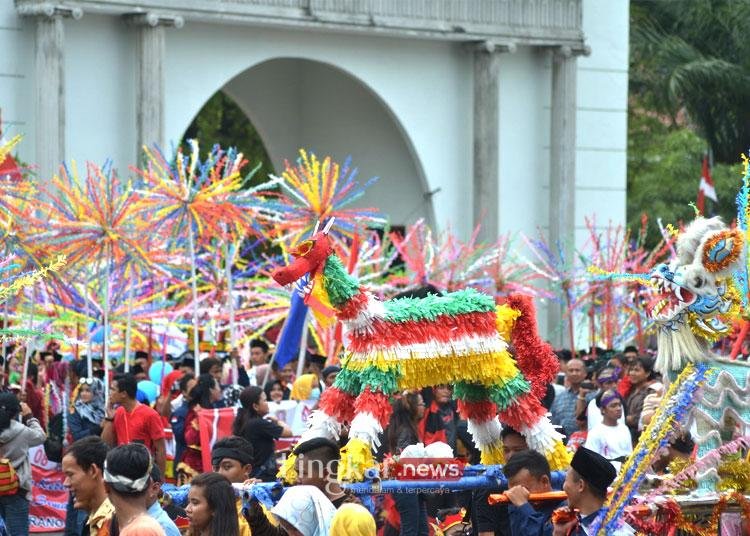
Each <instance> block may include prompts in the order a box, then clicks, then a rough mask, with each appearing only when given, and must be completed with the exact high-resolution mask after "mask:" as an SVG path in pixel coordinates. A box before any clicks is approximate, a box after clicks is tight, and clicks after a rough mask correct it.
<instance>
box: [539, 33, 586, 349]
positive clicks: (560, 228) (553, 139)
mask: <svg viewBox="0 0 750 536" xmlns="http://www.w3.org/2000/svg"><path fill="white" fill-rule="evenodd" d="M588 53H589V49H588V47H584V48H582V49H581V50H573V49H571V47H568V46H561V47H558V48H555V49H553V51H552V113H551V132H550V188H549V195H550V197H549V243H550V246H552V247H553V248H555V247H557V245H558V244H559V245H560V247H561V248H562V251H564V252H566V253H567V254H568V255H569V256H570V255H572V254H573V251H574V249H575V216H576V201H575V198H576V111H577V105H576V79H577V72H578V71H577V69H578V62H577V56H578V55H580V54H586V55H587V54H588ZM570 260H571V261H572V258H571V259H570ZM560 299H562V296H560ZM548 312H549V316H548V322H549V325H548V332H549V334H550V338H551V341H552V343H553V344H554V345H557V346H563V347H568V346H570V344H571V341H570V337H569V336H568V333H569V330H568V325H567V322H566V324H565V326H563V329H557V328H559V327H560V326H561V323H562V320H563V318H564V315H565V313H566V312H567V309H566V307H565V305H564V304H563V303H560V304H558V303H555V302H550V304H549V310H548ZM571 350H575V349H574V348H571Z"/></svg>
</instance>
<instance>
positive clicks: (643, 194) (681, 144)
mask: <svg viewBox="0 0 750 536" xmlns="http://www.w3.org/2000/svg"><path fill="white" fill-rule="evenodd" d="M628 115H629V116H628V201H627V212H628V227H630V229H632V230H637V229H639V228H640V225H641V215H642V214H643V213H646V214H648V216H649V218H650V220H649V228H648V235H647V240H646V245H647V246H651V247H653V246H654V245H656V243H657V242H658V241H659V239H660V238H661V235H660V233H659V228H658V225H657V222H656V218H657V217H659V218H661V219H662V222H663V224H664V225H666V224H668V223H671V224H673V225H675V226H678V225H679V224H680V223H687V222H689V221H690V220H692V219H693V217H694V216H695V212H694V209H693V207H691V206H690V203H695V200H696V198H697V197H698V185H699V182H700V175H701V164H702V159H703V156H704V154H705V151H706V142H705V140H703V139H702V138H701V137H699V136H698V135H697V134H696V133H695V132H693V131H692V130H690V129H689V128H685V127H677V126H672V125H669V124H665V121H664V119H663V118H662V117H659V116H657V115H655V114H653V113H649V112H647V111H645V110H643V109H642V108H638V107H636V106H631V108H630V112H629V114H628ZM735 161H739V155H736V156H735ZM711 175H712V178H713V182H714V186H715V188H716V192H717V196H718V199H719V202H718V203H714V202H713V201H710V200H708V199H706V204H705V212H706V215H708V216H713V215H719V216H722V217H723V218H724V221H725V222H727V223H730V222H731V221H732V220H733V219H734V217H735V215H736V208H735V205H734V200H735V195H736V193H737V191H738V190H739V188H740V186H741V184H742V165H741V164H740V163H736V164H732V165H729V164H716V165H715V166H714V168H713V169H712V170H711Z"/></svg>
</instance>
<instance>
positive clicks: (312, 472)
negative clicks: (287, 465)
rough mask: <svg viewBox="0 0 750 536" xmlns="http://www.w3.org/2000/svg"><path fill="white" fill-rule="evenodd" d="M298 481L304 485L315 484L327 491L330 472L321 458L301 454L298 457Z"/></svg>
mask: <svg viewBox="0 0 750 536" xmlns="http://www.w3.org/2000/svg"><path fill="white" fill-rule="evenodd" d="M297 475H298V478H297V483H298V484H300V485H303V486H315V487H316V488H318V489H319V490H320V491H322V492H323V493H325V485H326V476H327V475H328V472H327V470H326V468H325V467H324V464H323V462H322V461H321V460H315V459H311V458H308V457H306V456H305V455H304V454H300V455H299V456H298V457H297Z"/></svg>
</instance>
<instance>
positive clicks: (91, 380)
mask: <svg viewBox="0 0 750 536" xmlns="http://www.w3.org/2000/svg"><path fill="white" fill-rule="evenodd" d="M84 384H85V385H94V378H81V379H80V380H78V385H84Z"/></svg>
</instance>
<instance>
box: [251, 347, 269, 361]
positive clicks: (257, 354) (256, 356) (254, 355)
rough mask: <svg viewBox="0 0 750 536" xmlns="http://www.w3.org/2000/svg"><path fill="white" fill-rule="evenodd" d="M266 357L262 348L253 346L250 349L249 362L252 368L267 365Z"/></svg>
mask: <svg viewBox="0 0 750 536" xmlns="http://www.w3.org/2000/svg"><path fill="white" fill-rule="evenodd" d="M266 357H267V355H266V352H264V351H263V348H261V347H259V346H253V347H252V348H250V361H251V362H252V364H253V365H254V366H258V365H263V364H265V363H267V361H266Z"/></svg>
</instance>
